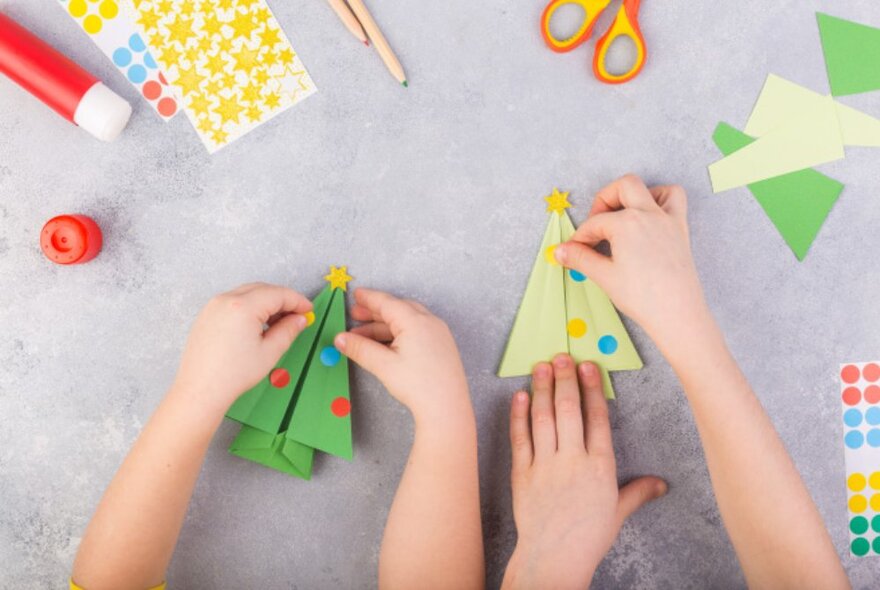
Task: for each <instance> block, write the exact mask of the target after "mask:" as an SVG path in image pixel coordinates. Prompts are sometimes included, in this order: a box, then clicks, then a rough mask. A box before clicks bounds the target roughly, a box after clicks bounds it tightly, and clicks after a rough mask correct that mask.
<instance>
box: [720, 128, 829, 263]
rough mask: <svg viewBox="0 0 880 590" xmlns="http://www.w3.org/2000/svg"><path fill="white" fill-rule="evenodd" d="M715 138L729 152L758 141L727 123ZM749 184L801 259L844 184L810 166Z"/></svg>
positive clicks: (725, 151) (724, 151)
mask: <svg viewBox="0 0 880 590" xmlns="http://www.w3.org/2000/svg"><path fill="white" fill-rule="evenodd" d="M712 139H713V141H714V142H715V145H717V146H718V149H719V150H721V153H723V154H724V155H725V156H726V155H729V154H732V153H734V152H736V151H737V150H739V149H741V148H743V147H745V146H747V145H749V144H750V143H752V142H753V141H755V140H754V139H753V138H752V137H750V136H748V135H746V134H745V133H743V132H741V131H739V130H737V129H735V128H734V127H731V126H730V125H728V124H727V123H719V124H718V127H716V129H715V133H714V134H713V135H712ZM748 188H749V190H750V191H751V192H752V194H753V195H754V197H755V199H757V201H758V203H759V204H760V205H761V207H762V208H763V209H764V212H765V213H766V214H767V216H768V217H769V218H770V221H772V222H773V225H775V226H776V229H777V230H778V231H779V233H780V234H781V235H782V238H783V239H784V240H785V242H786V243H787V244H788V246H789V247H790V248H791V250H792V252H794V254H795V256H797V258H798V260H803V259H804V258H805V257H806V255H807V252H808V251H809V249H810V246H811V245H812V243H813V241H814V240H815V239H816V235H817V234H818V233H819V230H820V229H821V228H822V225H823V224H824V223H825V219H826V218H827V217H828V214H829V212H830V211H831V208H832V207H833V206H834V203H836V202H837V199H838V198H839V197H840V193H841V192H842V191H843V184H841V183H840V182H838V181H836V180H834V179H833V178H829V177H828V176H825V175H824V174H822V173H820V172H817V171H816V170H813V169H810V168H808V169H805V170H800V171H797V172H791V173H789V174H784V175H782V176H777V177H775V178H770V179H767V180H762V181H760V182H755V183H752V184H750V185H748Z"/></svg>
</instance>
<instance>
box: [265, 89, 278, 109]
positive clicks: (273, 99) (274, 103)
mask: <svg viewBox="0 0 880 590" xmlns="http://www.w3.org/2000/svg"><path fill="white" fill-rule="evenodd" d="M263 104H264V105H266V106H267V107H269V108H270V109H277V108H278V105H280V104H281V95H280V94H278V93H277V92H270V93H269V94H267V95H266V96H265V97H264V98H263Z"/></svg>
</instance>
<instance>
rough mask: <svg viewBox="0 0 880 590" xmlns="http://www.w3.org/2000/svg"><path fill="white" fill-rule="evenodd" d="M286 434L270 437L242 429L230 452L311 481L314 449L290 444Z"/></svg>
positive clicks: (264, 433) (271, 435)
mask: <svg viewBox="0 0 880 590" xmlns="http://www.w3.org/2000/svg"><path fill="white" fill-rule="evenodd" d="M285 434H286V433H284V432H282V433H279V434H269V433H267V432H263V431H262V430H257V429H256V428H251V427H249V426H242V427H241V432H239V433H238V436H236V437H235V440H233V441H232V445H231V446H230V447H229V452H230V453H232V454H233V455H237V456H239V457H242V458H244V459H248V460H250V461H254V462H255V463H259V464H261V465H265V466H266V467H271V468H272V469H277V470H278V471H282V472H284V473H288V474H290V475H295V476H297V477H301V478H302V479H305V480H309V479H311V477H312V462H313V459H314V455H315V449H313V448H311V447H308V446H306V445H303V444H300V443H298V442H295V441H292V440H289V439H288V438H287V437H286V436H285Z"/></svg>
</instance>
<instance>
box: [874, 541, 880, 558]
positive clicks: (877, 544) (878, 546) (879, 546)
mask: <svg viewBox="0 0 880 590" xmlns="http://www.w3.org/2000/svg"><path fill="white" fill-rule="evenodd" d="M874 553H877V554H878V555H880V537H874Z"/></svg>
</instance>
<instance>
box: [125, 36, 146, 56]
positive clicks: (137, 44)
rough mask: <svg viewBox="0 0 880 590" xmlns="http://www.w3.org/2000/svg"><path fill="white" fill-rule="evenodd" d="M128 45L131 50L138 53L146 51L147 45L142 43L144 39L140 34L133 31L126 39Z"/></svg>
mask: <svg viewBox="0 0 880 590" xmlns="http://www.w3.org/2000/svg"><path fill="white" fill-rule="evenodd" d="M128 46H129V47H131V50H132V51H137V52H138V53H140V52H141V51H146V49H147V45H146V44H145V43H144V40H143V39H141V36H140V35H138V34H137V33H135V34H134V35H132V36H131V38H130V39H129V40H128Z"/></svg>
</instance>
